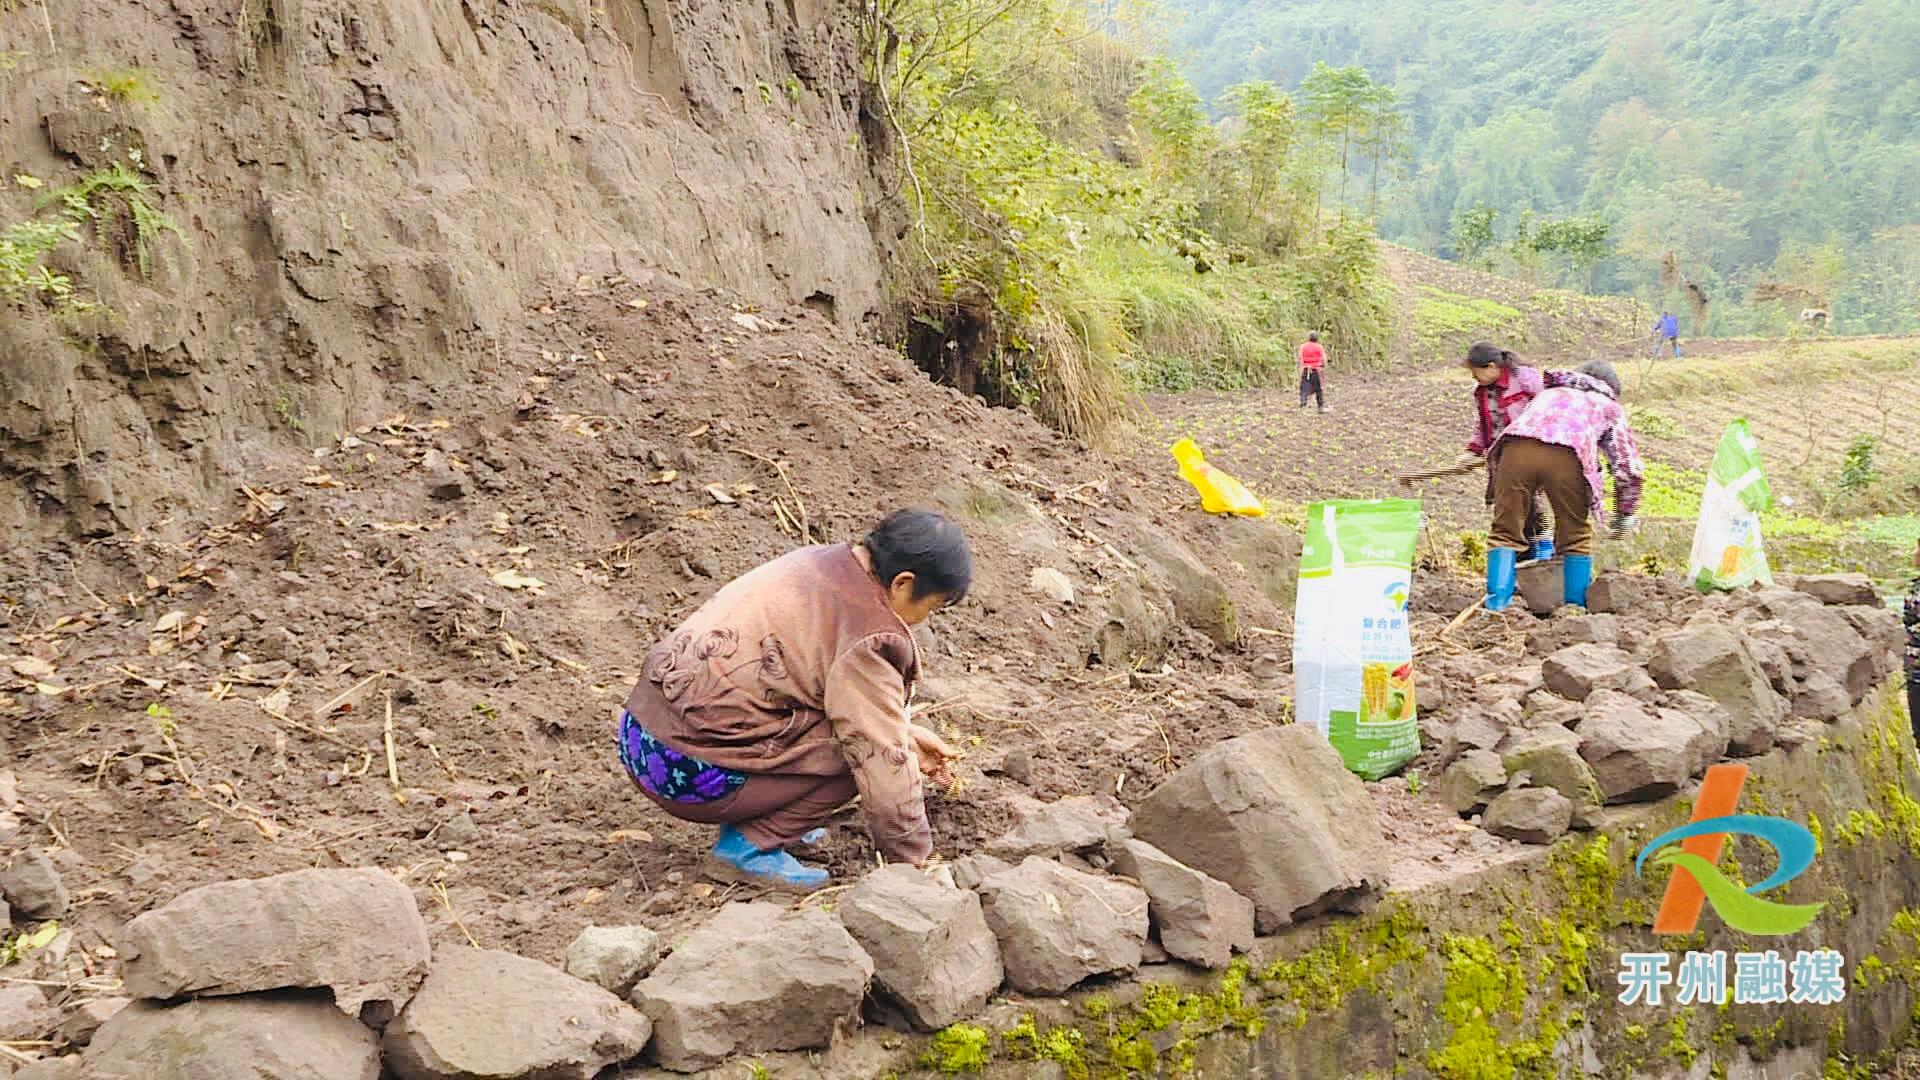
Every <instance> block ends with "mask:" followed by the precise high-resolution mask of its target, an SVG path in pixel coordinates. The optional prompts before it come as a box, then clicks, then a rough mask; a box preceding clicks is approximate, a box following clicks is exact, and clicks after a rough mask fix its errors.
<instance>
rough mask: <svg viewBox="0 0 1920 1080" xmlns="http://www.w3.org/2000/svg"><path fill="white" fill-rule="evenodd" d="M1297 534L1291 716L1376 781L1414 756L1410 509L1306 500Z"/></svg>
mask: <svg viewBox="0 0 1920 1080" xmlns="http://www.w3.org/2000/svg"><path fill="white" fill-rule="evenodd" d="M1306 531H1307V536H1306V544H1305V548H1304V549H1303V550H1302V551H1301V553H1300V592H1299V596H1298V599H1297V600H1296V601H1295V603H1294V616H1293V618H1294V624H1293V677H1294V702H1293V709H1294V717H1295V720H1296V721H1297V722H1298V723H1303V724H1312V725H1313V726H1314V727H1316V728H1318V729H1319V730H1320V733H1321V734H1322V735H1325V736H1326V737H1327V738H1328V740H1329V741H1331V742H1332V743H1333V747H1334V749H1335V750H1338V751H1340V757H1341V759H1342V760H1343V761H1345V762H1346V764H1347V768H1349V769H1351V770H1353V771H1354V772H1356V773H1358V774H1359V775H1361V776H1363V777H1365V778H1366V779H1368V780H1378V779H1380V778H1381V777H1383V776H1388V775H1391V774H1392V773H1394V772H1395V771H1397V770H1399V769H1400V768H1401V767H1403V766H1404V765H1406V763H1407V762H1409V761H1412V760H1413V758H1414V756H1415V755H1416V754H1418V753H1419V752H1420V728H1419V725H1418V723H1417V722H1416V721H1415V718H1414V698H1413V637H1412V634H1411V632H1410V630H1409V628H1408V625H1407V596H1408V592H1409V590H1410V589H1411V587H1412V584H1413V553H1414V548H1415V546H1416V544H1417V543H1418V541H1419V537H1420V503H1419V502H1418V501H1417V500H1413V499H1375V500H1364V501H1363V500H1348V499H1341V500H1334V501H1330V502H1319V503H1314V504H1313V505H1312V506H1310V507H1308V508H1307V530H1306Z"/></svg>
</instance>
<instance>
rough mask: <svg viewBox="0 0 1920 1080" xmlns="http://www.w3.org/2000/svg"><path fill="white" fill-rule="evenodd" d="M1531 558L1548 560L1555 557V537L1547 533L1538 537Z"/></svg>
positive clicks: (1541, 560)
mask: <svg viewBox="0 0 1920 1080" xmlns="http://www.w3.org/2000/svg"><path fill="white" fill-rule="evenodd" d="M1531 558H1532V559H1533V561H1534V562H1546V561H1547V560H1548V559H1551V558H1553V537H1551V536H1546V535H1541V536H1539V537H1536V538H1535V539H1534V541H1533V554H1532V556H1531Z"/></svg>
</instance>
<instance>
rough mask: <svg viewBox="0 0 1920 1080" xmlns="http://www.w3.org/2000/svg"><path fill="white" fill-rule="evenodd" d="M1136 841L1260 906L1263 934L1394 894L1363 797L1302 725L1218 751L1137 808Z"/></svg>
mask: <svg viewBox="0 0 1920 1080" xmlns="http://www.w3.org/2000/svg"><path fill="white" fill-rule="evenodd" d="M1133 834H1134V835H1135V836H1137V837H1139V838H1140V839H1142V840H1145V841H1146V842H1147V843H1149V844H1152V845H1153V846H1154V847H1157V848H1159V849H1160V850H1161V851H1164V852H1166V853H1167V854H1168V855H1171V856H1173V857H1174V858H1175V859H1178V860H1179V861H1180V862H1182V863H1185V864H1186V865H1188V866H1191V867H1193V868H1194V869H1196V870H1199V871H1200V872H1202V873H1204V874H1208V875H1210V876H1212V877H1215V878H1218V879H1220V880H1221V881H1224V882H1226V883H1227V884H1228V885H1230V886H1232V887H1233V889H1234V890H1235V891H1236V892H1238V893H1240V895H1242V896H1245V897H1247V898H1248V899H1250V900H1252V901H1253V909H1254V919H1255V922H1256V924H1257V925H1258V927H1259V929H1260V931H1261V932H1262V933H1267V932H1271V931H1273V930H1277V929H1279V928H1280V927H1283V926H1286V925H1288V924H1290V923H1292V922H1293V921H1294V920H1295V919H1298V918H1305V917H1307V916H1310V915H1316V914H1319V913H1321V912H1324V911H1329V910H1334V909H1340V910H1350V911H1357V910H1363V909H1364V908H1366V907H1367V906H1369V905H1371V904H1372V902H1373V901H1375V900H1376V899H1377V898H1378V897H1379V894H1380V891H1381V889H1382V888H1383V887H1384V885H1385V882H1386V868H1387V857H1386V851H1387V843H1386V837H1385V836H1384V835H1382V833H1381V831H1380V822H1379V820H1378V819H1377V818H1376V817H1375V816H1374V811H1373V801H1372V800H1371V799H1370V798H1368V796H1367V790H1366V785H1365V784H1364V783H1362V782H1361V780H1360V778H1359V777H1357V776H1355V775H1353V774H1352V773H1351V772H1348V771H1347V768H1346V765H1345V764H1344V763H1343V762H1341V760H1340V755H1339V753H1338V752H1336V751H1335V750H1334V749H1333V746H1332V744H1330V743H1328V742H1327V740H1326V739H1325V738H1324V737H1322V736H1321V735H1320V733H1319V732H1318V731H1315V730H1314V729H1313V728H1312V727H1311V726H1310V725H1306V724H1290V725H1287V726H1285V727H1273V728H1266V729H1263V730H1261V731H1256V732H1254V733H1252V734H1249V735H1242V736H1240V737H1239V738H1235V739H1228V740H1226V741H1225V742H1221V743H1216V744H1215V745H1214V746H1212V747H1210V748H1209V749H1207V750H1206V751H1204V752H1202V753H1201V754H1200V755H1199V756H1198V757H1196V758H1194V759H1193V760H1192V761H1190V762H1188V763H1187V764H1186V765H1185V766H1184V767H1182V768H1181V769H1180V770H1179V771H1178V772H1176V773H1174V774H1173V775H1172V776H1171V777H1169V778H1167V780H1166V781H1165V782H1163V783H1162V784H1161V785H1160V786H1159V787H1157V788H1155V789H1154V790H1153V792H1152V793H1151V794H1149V795H1148V796H1147V797H1146V798H1145V799H1143V800H1141V802H1140V805H1139V806H1137V807H1135V808H1134V811H1133Z"/></svg>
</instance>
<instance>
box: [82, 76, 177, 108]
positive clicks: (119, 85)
mask: <svg viewBox="0 0 1920 1080" xmlns="http://www.w3.org/2000/svg"><path fill="white" fill-rule="evenodd" d="M86 81H87V85H88V86H91V87H93V89H94V91H95V92H96V93H98V94H99V95H100V96H101V97H103V98H105V99H106V100H108V101H110V102H113V103H115V104H119V105H139V106H142V107H147V106H152V105H157V104H159V103H160V92H159V91H157V90H155V89H154V88H153V84H152V83H150V82H149V81H148V80H147V75H146V73H145V72H143V71H141V70H140V69H139V68H113V69H109V70H105V71H96V72H94V73H93V74H91V75H89V76H87V80H86Z"/></svg>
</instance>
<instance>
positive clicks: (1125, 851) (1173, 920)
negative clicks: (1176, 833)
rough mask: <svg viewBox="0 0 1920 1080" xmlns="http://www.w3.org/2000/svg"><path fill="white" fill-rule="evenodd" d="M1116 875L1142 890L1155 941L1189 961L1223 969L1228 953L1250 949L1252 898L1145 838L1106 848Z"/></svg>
mask: <svg viewBox="0 0 1920 1080" xmlns="http://www.w3.org/2000/svg"><path fill="white" fill-rule="evenodd" d="M1109 850H1110V852H1111V854H1112V856H1113V869H1114V871H1115V872H1116V873H1120V874H1124V875H1126V876H1127V877H1130V878H1132V879H1133V880H1135V881H1137V882H1139V883H1140V887H1141V888H1142V889H1145V890H1146V893H1147V902H1148V911H1149V913H1150V914H1151V915H1152V917H1153V924H1154V925H1155V926H1157V927H1159V928H1160V944H1161V945H1162V946H1164V947H1165V948H1166V950H1167V952H1168V953H1170V954H1172V955H1173V956H1177V957H1179V958H1180V959H1182V960H1185V961H1187V962H1188V963H1190V964H1199V965H1200V966H1201V967H1207V968H1223V967H1226V966H1227V964H1228V963H1229V962H1230V961H1232V959H1233V954H1234V953H1235V952H1236V951H1238V952H1245V951H1246V950H1248V949H1251V948H1253V901H1251V900H1249V899H1247V898H1246V897H1244V896H1241V895H1240V894H1239V893H1237V892H1234V891H1233V889H1232V887H1231V886H1228V885H1227V884H1226V883H1224V882H1221V881H1217V880H1215V879H1213V878H1210V877H1208V876H1207V875H1205V874H1203V873H1201V872H1200V871H1198V870H1195V869H1193V868H1192V867H1190V866H1186V865H1183V864H1181V863H1180V862H1179V861H1177V860H1175V859H1174V858H1173V857H1172V856H1170V855H1168V854H1167V853H1166V852H1164V851H1161V850H1160V849H1159V848H1157V847H1154V846H1153V845H1152V844H1149V843H1147V842H1146V841H1145V840H1134V839H1128V840H1122V841H1120V842H1119V843H1117V844H1115V845H1113V846H1112V847H1111V848H1110V849H1109Z"/></svg>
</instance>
